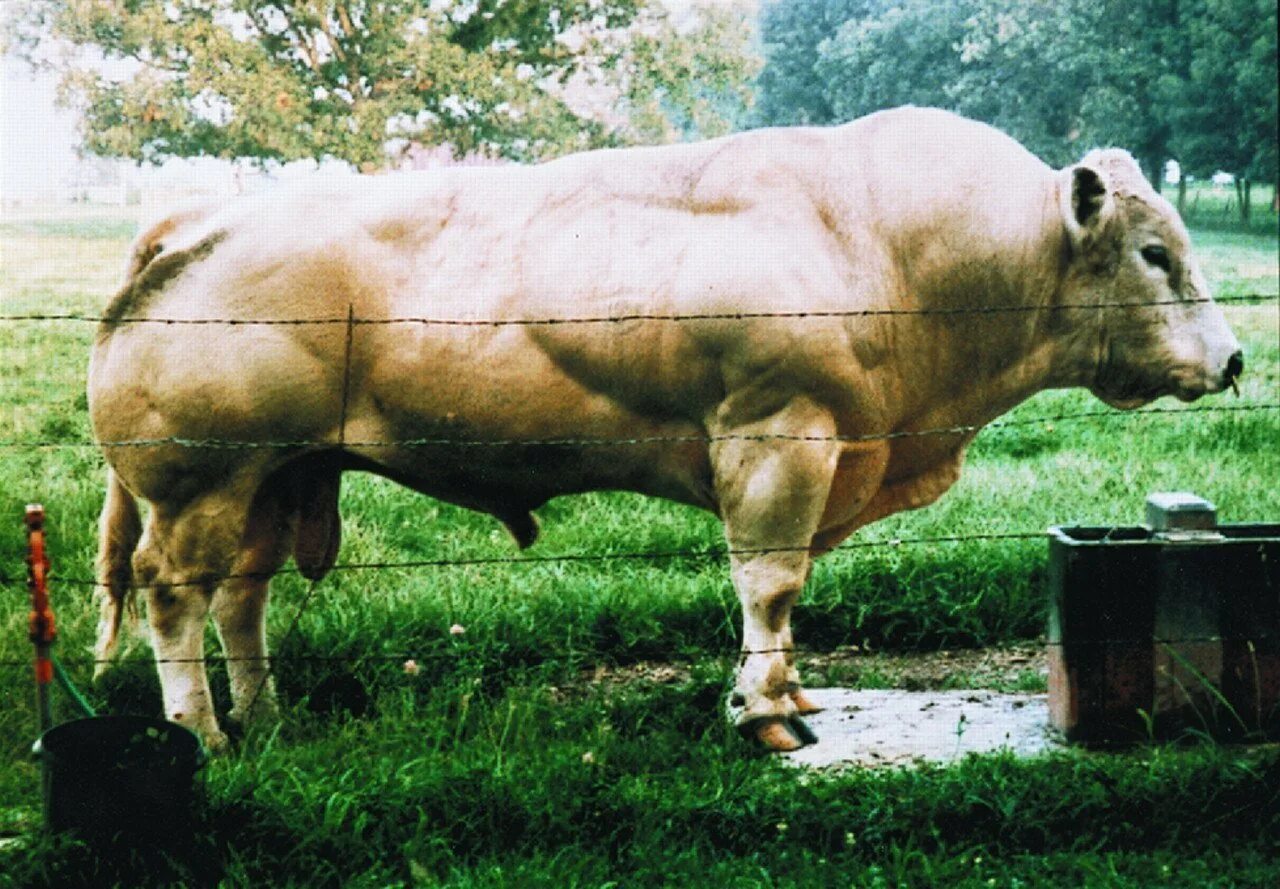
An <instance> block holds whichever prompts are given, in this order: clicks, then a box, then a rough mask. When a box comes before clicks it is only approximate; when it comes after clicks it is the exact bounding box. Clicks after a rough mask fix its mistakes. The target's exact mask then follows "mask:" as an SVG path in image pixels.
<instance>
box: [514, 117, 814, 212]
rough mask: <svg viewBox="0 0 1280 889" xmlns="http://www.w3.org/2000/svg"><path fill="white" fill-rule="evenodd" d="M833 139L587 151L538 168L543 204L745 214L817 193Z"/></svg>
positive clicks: (789, 137) (783, 134)
mask: <svg viewBox="0 0 1280 889" xmlns="http://www.w3.org/2000/svg"><path fill="white" fill-rule="evenodd" d="M830 146H831V138H830V135H829V133H828V132H827V131H825V130H822V129H818V128H800V127H794V128H779V129H766V130H754V131H750V132H745V133H736V134H734V135H731V136H725V137H721V138H718V139H709V140H707V141H703V142H694V143H684V144H679V145H662V146H648V147H637V148H621V149H606V150H601V151H592V152H584V153H582V154H577V155H570V156H568V157H565V158H562V159H559V160H556V161H552V162H550V163H547V164H543V165H541V166H539V167H537V168H535V171H536V175H537V177H538V179H539V180H540V182H539V185H540V188H541V189H542V190H543V191H544V193H545V195H546V200H547V203H548V206H549V207H551V208H555V207H557V206H562V205H565V204H575V203H580V202H593V203H594V202H600V201H611V202H618V203H626V204H633V205H639V206H643V207H652V208H657V209H664V210H673V211H680V212H686V213H691V214H732V213H737V212H743V211H747V210H750V209H751V208H752V207H754V206H756V205H757V204H759V203H760V202H762V201H766V200H775V199H776V198H777V197H778V195H779V194H780V193H789V194H799V193H801V192H809V191H811V190H812V189H813V188H814V187H820V183H821V181H822V180H823V179H824V178H825V177H826V176H827V175H828V172H829V165H830V161H831V151H830Z"/></svg>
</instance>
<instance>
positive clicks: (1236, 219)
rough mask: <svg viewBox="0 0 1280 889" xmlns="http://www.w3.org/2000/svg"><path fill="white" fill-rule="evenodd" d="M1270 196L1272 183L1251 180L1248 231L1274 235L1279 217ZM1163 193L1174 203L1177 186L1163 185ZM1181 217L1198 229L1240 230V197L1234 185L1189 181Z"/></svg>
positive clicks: (1272, 187)
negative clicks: (1190, 182)
mask: <svg viewBox="0 0 1280 889" xmlns="http://www.w3.org/2000/svg"><path fill="white" fill-rule="evenodd" d="M1273 195H1274V186H1271V185H1265V184H1260V183H1254V185H1253V188H1252V194H1251V196H1250V200H1249V208H1250V211H1249V224H1248V226H1247V229H1248V231H1251V232H1255V233H1258V234H1275V232H1276V228H1277V225H1280V216H1277V213H1276V208H1275V205H1274V203H1273ZM1164 196H1165V197H1166V198H1168V199H1169V200H1170V201H1173V202H1175V203H1176V202H1177V200H1178V187H1177V186H1176V185H1166V186H1165V187H1164ZM1183 218H1185V219H1186V220H1187V223H1188V224H1189V225H1191V226H1194V227H1198V228H1200V229H1209V228H1212V229H1218V230H1228V231H1241V230H1243V229H1244V228H1245V226H1244V225H1243V224H1242V223H1241V221H1240V198H1239V196H1238V195H1237V194H1236V189H1235V186H1234V185H1214V184H1212V183H1210V182H1196V183H1192V184H1191V185H1189V186H1188V188H1187V197H1186V205H1185V207H1184V209H1183Z"/></svg>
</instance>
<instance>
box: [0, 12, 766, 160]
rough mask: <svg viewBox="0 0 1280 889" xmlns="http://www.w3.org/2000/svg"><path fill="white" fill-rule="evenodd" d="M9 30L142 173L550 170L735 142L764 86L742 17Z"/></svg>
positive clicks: (235, 15)
mask: <svg viewBox="0 0 1280 889" xmlns="http://www.w3.org/2000/svg"><path fill="white" fill-rule="evenodd" d="M9 31H10V41H11V43H13V44H14V45H15V46H16V47H17V48H18V49H19V51H21V52H23V53H24V54H25V55H26V56H27V57H28V58H29V59H31V60H32V61H34V62H36V63H38V64H44V65H49V66H52V67H55V68H56V69H58V70H59V71H60V72H61V73H62V90H63V97H64V99H65V100H66V101H67V102H69V103H71V104H73V105H75V106H78V107H80V108H81V109H82V111H83V115H84V117H83V119H84V125H83V135H84V147H85V148H86V149H87V150H89V151H91V152H93V153H97V154H102V155H108V156H121V157H130V158H137V159H140V160H148V161H158V160H162V159H164V158H167V157H173V156H180V157H190V156H201V155H205V156H215V157H223V158H254V159H258V160H274V161H289V160H295V159H300V158H314V159H324V158H339V159H343V160H347V161H351V162H353V163H355V164H357V165H360V166H363V167H366V168H367V167H377V166H380V165H382V164H384V163H386V162H387V160H388V159H389V157H391V156H392V155H393V154H394V152H395V151H396V150H403V149H404V148H405V147H406V146H408V145H411V144H425V145H449V146H451V147H452V148H453V149H454V150H455V151H456V152H457V153H459V154H463V153H467V152H479V153H483V154H488V155H501V156H506V157H510V158H514V159H520V160H530V159H537V158H541V157H546V156H549V155H555V154H559V153H563V152H565V151H569V150H573V149H577V148H586V147H595V146H601V145H614V144H625V143H630V142H642V141H643V142H648V141H662V140H669V139H672V138H676V137H678V136H679V135H681V134H683V133H689V132H697V133H716V132H720V131H723V130H725V129H726V128H727V127H728V126H729V125H730V120H729V118H730V112H731V111H732V110H733V109H734V108H735V107H736V106H738V105H741V104H742V103H744V102H745V101H746V99H747V97H748V95H749V90H748V81H749V78H750V77H751V76H752V74H754V69H753V61H752V59H753V57H752V55H751V53H750V51H749V49H748V39H749V34H748V30H747V27H746V24H745V22H744V19H743V16H742V15H741V14H740V11H739V10H737V9H735V8H733V7H729V8H724V7H723V6H721V7H718V8H710V9H700V10H695V11H694V12H692V13H690V15H689V16H687V17H685V18H683V19H681V20H679V21H677V20H676V19H674V18H673V17H672V15H671V14H670V13H669V12H668V11H667V9H666V7H664V6H663V5H662V4H661V3H659V2H657V0H430V2H425V0H424V2H414V3H411V2H406V3H385V2H380V0H165V2H153V0H29V2H28V3H27V5H26V7H25V11H24V12H23V13H21V14H19V15H18V16H16V17H15V18H14V20H13V21H12V22H11V23H10V29H9Z"/></svg>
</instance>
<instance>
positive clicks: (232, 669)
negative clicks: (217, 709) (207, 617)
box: [213, 488, 295, 725]
mask: <svg viewBox="0 0 1280 889" xmlns="http://www.w3.org/2000/svg"><path fill="white" fill-rule="evenodd" d="M294 523H295V515H294V512H293V510H291V509H290V508H289V504H288V503H287V502H286V501H285V499H284V498H283V496H282V495H281V494H280V493H279V492H278V491H277V490H273V489H268V488H264V490H263V491H262V492H260V494H259V496H258V498H257V499H256V500H255V502H254V505H253V508H252V510H251V511H250V514H249V516H248V520H247V522H246V524H245V529H244V536H243V538H242V539H241V541H240V548H239V552H238V555H237V557H236V561H235V563H234V565H233V566H232V569H231V574H232V576H231V577H230V578H228V579H227V580H225V581H223V582H222V583H221V584H219V585H218V589H217V592H215V593H214V596H213V620H214V626H216V627H217V630H218V638H219V639H221V641H222V650H223V653H224V654H225V655H226V657H227V678H228V680H229V682H230V685H231V713H230V714H229V717H230V718H231V720H233V721H234V722H238V723H240V724H241V725H248V724H250V723H254V722H266V721H270V720H273V719H275V717H276V716H277V714H278V708H277V705H276V691H275V683H274V681H273V680H272V678H271V670H270V663H269V661H268V659H267V623H266V611H267V599H268V588H269V586H270V583H271V576H272V575H273V574H275V573H276V571H278V570H279V569H280V566H281V565H283V564H284V562H285V560H286V559H287V558H288V553H289V548H290V545H291V543H292V541H293V538H294V536H295V528H294Z"/></svg>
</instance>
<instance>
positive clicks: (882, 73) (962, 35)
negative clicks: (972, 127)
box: [753, 0, 1277, 222]
mask: <svg viewBox="0 0 1280 889" xmlns="http://www.w3.org/2000/svg"><path fill="white" fill-rule="evenodd" d="M760 39H761V45H762V48H763V53H764V56H765V66H764V69H763V70H762V71H761V74H760V76H759V78H758V81H757V88H758V101H757V103H756V105H755V109H754V117H753V121H754V123H755V124H757V125H761V126H770V125H781V124H792V123H801V122H808V123H835V122H839V121H844V120H849V119H852V118H854V117H858V116H860V115H863V114H867V113H870V112H872V111H875V110H877V109H880V108H885V107H890V106H893V105H899V104H906V103H911V104H917V105H937V106H941V107H944V108H950V109H953V110H955V111H958V112H960V113H962V114H965V115H967V116H970V117H974V118H977V119H979V120H984V121H986V122H988V123H991V124H994V125H996V126H998V127H1000V128H1001V129H1003V130H1005V131H1006V132H1008V133H1009V134H1010V135H1012V136H1014V137H1015V138H1017V139H1018V140H1019V141H1021V142H1023V143H1024V144H1026V145H1027V146H1028V147H1029V148H1030V149H1031V150H1032V151H1034V152H1036V153H1037V154H1039V155H1040V156H1041V157H1043V158H1044V159H1045V160H1047V161H1049V162H1050V163H1054V164H1058V165H1061V164H1065V163H1069V162H1071V161H1073V160H1076V159H1078V158H1079V157H1080V156H1081V155H1082V154H1083V153H1084V152H1085V151H1086V150H1087V149H1088V148H1090V147H1093V146H1096V145H1120V146H1123V147H1125V148H1128V149H1129V150H1130V151H1132V152H1133V154H1134V155H1135V157H1137V158H1138V160H1139V162H1140V163H1141V164H1142V166H1143V169H1144V170H1145V171H1146V173H1147V175H1148V177H1149V178H1150V179H1151V181H1152V182H1153V183H1155V184H1156V185H1157V187H1159V186H1160V184H1161V182H1162V180H1163V178H1164V172H1165V168H1166V164H1167V162H1168V161H1169V160H1176V161H1177V162H1178V165H1179V169H1180V171H1181V173H1182V174H1183V175H1186V174H1190V175H1194V176H1196V177H1199V178H1207V177H1209V176H1211V175H1213V174H1214V173H1215V172H1217V171H1225V172H1226V173H1229V174H1231V175H1232V176H1233V177H1234V180H1235V182H1236V185H1237V192H1238V194H1237V196H1238V199H1239V200H1238V202H1237V206H1238V207H1239V212H1240V214H1241V216H1242V219H1243V220H1244V221H1245V222H1247V221H1248V213H1249V207H1250V201H1249V189H1250V184H1251V183H1252V182H1254V181H1259V180H1260V181H1264V182H1269V183H1272V184H1274V183H1275V182H1276V175H1277V152H1276V145H1277V134H1276V129H1277V117H1276V109H1277V94H1276V77H1277V67H1276V66H1277V62H1276V4H1275V3H1274V2H1273V0H1195V2H1190V0H948V2H932V0H897V2H889V0H861V2H859V0H765V3H764V6H763V9H762V12H761V16H760ZM1183 184H1185V180H1183Z"/></svg>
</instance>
